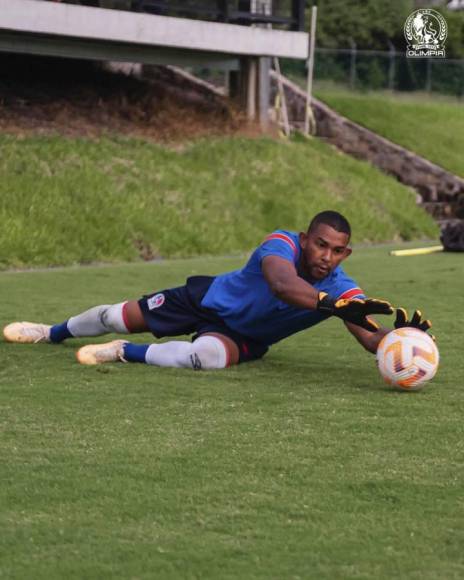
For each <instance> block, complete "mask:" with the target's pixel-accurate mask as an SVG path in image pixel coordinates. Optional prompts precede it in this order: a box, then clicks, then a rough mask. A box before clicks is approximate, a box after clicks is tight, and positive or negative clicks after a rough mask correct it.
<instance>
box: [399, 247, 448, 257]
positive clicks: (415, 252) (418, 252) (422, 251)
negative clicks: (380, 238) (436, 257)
mask: <svg viewBox="0 0 464 580" xmlns="http://www.w3.org/2000/svg"><path fill="white" fill-rule="evenodd" d="M435 252H443V246H429V247H428V248H414V249H411V250H392V251H391V252H390V256H420V255H423V254H434V253H435Z"/></svg>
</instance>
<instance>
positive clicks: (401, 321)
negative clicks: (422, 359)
mask: <svg viewBox="0 0 464 580" xmlns="http://www.w3.org/2000/svg"><path fill="white" fill-rule="evenodd" d="M405 326H409V327H410V328H418V329H419V330H422V331H423V332H427V331H428V330H429V329H430V328H432V323H431V322H430V320H422V312H421V311H420V310H415V311H414V314H413V315H412V317H411V320H408V312H407V310H405V309H404V308H397V309H396V320H395V328H404V327H405ZM430 337H431V338H432V339H433V340H435V337H434V336H433V334H431V335H430Z"/></svg>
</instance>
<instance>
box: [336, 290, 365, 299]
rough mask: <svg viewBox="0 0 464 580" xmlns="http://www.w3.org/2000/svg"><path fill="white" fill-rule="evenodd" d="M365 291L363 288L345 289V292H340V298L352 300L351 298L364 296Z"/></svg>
mask: <svg viewBox="0 0 464 580" xmlns="http://www.w3.org/2000/svg"><path fill="white" fill-rule="evenodd" d="M363 294H364V292H363V291H362V290H361V288H351V289H350V290H345V292H343V294H340V296H339V297H338V300H351V298H355V297H356V296H362V295H363Z"/></svg>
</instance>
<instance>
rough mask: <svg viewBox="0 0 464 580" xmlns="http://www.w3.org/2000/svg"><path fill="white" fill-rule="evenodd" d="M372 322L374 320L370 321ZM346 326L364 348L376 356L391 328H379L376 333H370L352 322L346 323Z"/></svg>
mask: <svg viewBox="0 0 464 580" xmlns="http://www.w3.org/2000/svg"><path fill="white" fill-rule="evenodd" d="M370 320H372V319H370ZM345 326H346V327H347V329H348V330H349V331H350V332H351V334H352V335H353V336H354V337H355V338H356V340H357V341H358V342H359V343H360V344H362V346H363V347H364V348H365V349H366V350H367V351H369V352H371V353H373V354H375V353H376V352H377V347H378V346H379V342H380V341H381V340H382V338H383V337H384V336H385V335H386V334H388V333H389V332H390V330H391V328H385V326H379V328H378V329H377V330H376V331H375V332H370V331H369V330H365V329H364V328H362V327H361V326H358V325H357V324H352V323H351V322H345Z"/></svg>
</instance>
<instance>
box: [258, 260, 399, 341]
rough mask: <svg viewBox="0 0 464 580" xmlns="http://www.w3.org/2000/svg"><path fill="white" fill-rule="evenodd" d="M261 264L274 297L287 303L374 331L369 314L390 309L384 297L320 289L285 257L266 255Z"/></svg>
mask: <svg viewBox="0 0 464 580" xmlns="http://www.w3.org/2000/svg"><path fill="white" fill-rule="evenodd" d="M261 267H262V270H263V274H264V277H265V279H266V281H267V283H268V284H269V286H270V288H271V291H272V293H273V294H274V296H276V297H277V298H279V299H280V300H282V301H283V302H286V303H287V304H292V305H293V306H297V307H299V308H308V309H310V310H317V311H319V312H321V313H322V314H324V315H326V316H336V317H337V318H341V319H342V320H343V321H345V322H350V323H353V324H356V325H358V326H362V327H363V328H365V329H366V330H370V331H371V332H374V331H375V330H377V328H378V324H377V323H375V322H373V321H371V320H369V319H368V318H367V317H368V315H370V314H391V313H392V312H393V308H392V307H391V305H390V304H389V303H388V302H385V301H384V300H376V299H373V298H368V299H366V300H364V299H362V300H361V299H359V298H353V299H337V298H334V297H332V296H329V295H328V294H327V293H326V292H319V291H318V290H316V288H314V286H312V285H311V284H309V283H308V282H306V281H305V280H303V279H302V278H300V277H299V276H298V274H297V271H296V268H295V265H294V264H293V263H292V262H289V261H288V260H285V259H284V258H280V257H278V256H272V255H271V256H266V257H264V258H263V261H262V266H261Z"/></svg>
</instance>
